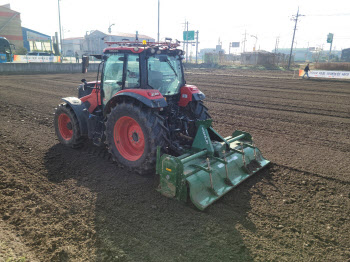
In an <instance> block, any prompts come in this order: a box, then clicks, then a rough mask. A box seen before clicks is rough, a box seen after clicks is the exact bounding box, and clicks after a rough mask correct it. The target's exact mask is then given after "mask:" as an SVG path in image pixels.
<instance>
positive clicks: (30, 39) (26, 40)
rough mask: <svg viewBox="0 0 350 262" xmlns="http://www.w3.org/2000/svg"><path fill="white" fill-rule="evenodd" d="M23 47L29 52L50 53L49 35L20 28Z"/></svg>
mask: <svg viewBox="0 0 350 262" xmlns="http://www.w3.org/2000/svg"><path fill="white" fill-rule="evenodd" d="M22 34H23V46H24V48H26V49H27V51H28V52H30V51H45V52H52V42H51V37H50V36H49V35H45V34H42V33H39V32H37V31H34V30H31V29H29V28H26V27H22Z"/></svg>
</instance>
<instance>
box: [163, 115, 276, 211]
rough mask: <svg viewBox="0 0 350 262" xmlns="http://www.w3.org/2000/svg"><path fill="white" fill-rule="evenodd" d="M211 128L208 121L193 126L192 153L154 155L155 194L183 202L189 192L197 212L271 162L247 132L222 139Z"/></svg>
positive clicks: (237, 132)
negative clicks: (157, 185) (155, 163)
mask: <svg viewBox="0 0 350 262" xmlns="http://www.w3.org/2000/svg"><path fill="white" fill-rule="evenodd" d="M210 125H211V121H198V122H197V123H196V126H197V127H198V129H197V134H196V136H195V139H194V142H193V145H192V150H191V152H192V153H191V152H190V153H186V154H185V155H182V156H179V157H174V156H170V155H166V154H164V155H163V156H161V157H160V153H159V152H160V151H159V150H158V153H157V173H159V175H160V185H159V188H158V191H159V192H161V193H162V194H163V195H165V196H167V197H172V198H176V199H178V200H181V201H186V200H187V197H188V196H187V194H188V193H187V192H188V189H189V195H190V198H191V201H192V202H193V204H194V205H195V206H196V207H197V208H198V209H200V210H203V209H205V208H206V207H208V206H209V205H210V204H212V203H213V202H215V201H216V200H218V199H219V198H220V197H222V196H223V195H224V194H226V193H227V192H229V191H230V190H232V189H233V188H234V187H235V186H237V185H238V184H239V183H241V182H242V181H244V180H245V179H247V178H248V177H250V176H252V175H253V174H255V173H256V172H258V171H259V170H260V169H262V168H263V167H265V166H266V165H268V164H269V163H270V161H268V160H266V159H264V158H263V157H262V155H261V152H260V151H259V149H257V148H256V147H255V146H254V145H253V142H252V137H251V135H250V134H249V133H246V132H242V131H235V132H234V133H233V134H232V136H230V137H226V138H223V137H221V136H220V135H219V134H218V133H217V132H216V131H215V130H214V129H213V128H212V127H211V126H210ZM208 130H209V131H210V132H208ZM209 133H210V135H209ZM213 138H215V139H214V140H215V142H213V141H212V139H213Z"/></svg>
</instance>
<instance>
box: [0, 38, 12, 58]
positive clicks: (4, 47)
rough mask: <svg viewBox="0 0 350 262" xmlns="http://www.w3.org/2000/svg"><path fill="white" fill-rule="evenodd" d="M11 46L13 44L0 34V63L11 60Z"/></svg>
mask: <svg viewBox="0 0 350 262" xmlns="http://www.w3.org/2000/svg"><path fill="white" fill-rule="evenodd" d="M11 46H12V48H13V49H14V47H15V46H14V45H13V44H10V42H9V41H8V40H7V39H6V38H5V37H1V36H0V63H6V62H13V53H12V49H11Z"/></svg>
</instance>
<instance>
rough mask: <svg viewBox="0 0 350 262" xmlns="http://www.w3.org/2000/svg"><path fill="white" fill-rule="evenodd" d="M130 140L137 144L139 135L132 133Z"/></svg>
mask: <svg viewBox="0 0 350 262" xmlns="http://www.w3.org/2000/svg"><path fill="white" fill-rule="evenodd" d="M131 138H132V140H133V141H134V142H136V143H137V142H139V135H138V134H137V133H136V132H133V133H132V135H131Z"/></svg>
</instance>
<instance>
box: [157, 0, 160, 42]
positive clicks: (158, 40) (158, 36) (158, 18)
mask: <svg viewBox="0 0 350 262" xmlns="http://www.w3.org/2000/svg"><path fill="white" fill-rule="evenodd" d="M159 1H160V0H158V38H157V42H158V43H159V13H160V11H159V9H160V8H159V7H160V3H159Z"/></svg>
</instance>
